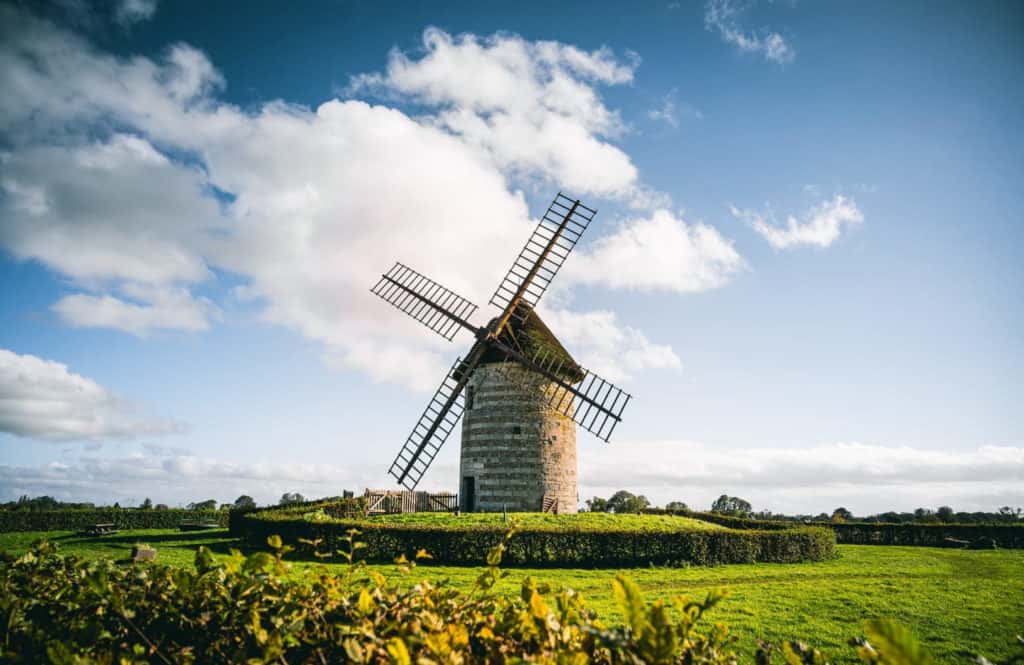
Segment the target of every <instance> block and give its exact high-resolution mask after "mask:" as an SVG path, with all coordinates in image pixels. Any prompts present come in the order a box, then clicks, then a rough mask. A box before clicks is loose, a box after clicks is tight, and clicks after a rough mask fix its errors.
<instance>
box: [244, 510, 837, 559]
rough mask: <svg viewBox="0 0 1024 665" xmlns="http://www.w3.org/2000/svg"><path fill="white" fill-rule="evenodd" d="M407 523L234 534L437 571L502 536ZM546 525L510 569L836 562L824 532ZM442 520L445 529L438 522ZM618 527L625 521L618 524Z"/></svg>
mask: <svg viewBox="0 0 1024 665" xmlns="http://www.w3.org/2000/svg"><path fill="white" fill-rule="evenodd" d="M328 506H329V504H328ZM328 506H325V507H324V510H325V511H328ZM328 515H330V513H329V511H328ZM404 517H406V516H389V518H388V519H352V518H336V517H329V518H327V519H324V518H322V517H320V516H319V515H316V514H315V511H312V512H311V511H310V510H309V509H308V507H303V508H300V509H298V510H290V509H282V510H276V511H256V512H249V513H233V515H232V519H231V531H232V533H233V534H235V535H238V536H240V537H242V538H243V539H244V540H246V541H247V542H248V543H250V544H255V543H261V542H263V541H264V540H265V539H266V538H267V537H268V536H269V535H271V534H280V535H281V536H282V537H284V538H285V540H286V541H287V542H289V543H291V544H298V543H299V541H300V540H303V539H305V540H320V541H322V542H324V543H325V546H326V547H328V548H329V549H334V548H335V547H337V544H338V543H339V542H340V541H341V540H342V539H343V538H344V534H345V533H346V532H347V531H348V530H349V529H352V528H357V529H359V530H361V531H362V532H363V539H364V541H365V542H364V544H365V550H363V552H362V554H363V556H365V558H366V559H367V560H371V561H380V560H388V559H390V558H391V557H392V556H393V555H394V553H395V552H404V553H406V554H409V555H411V554H412V553H413V552H415V551H417V550H418V549H419V548H422V547H426V548H427V549H428V550H429V551H431V552H434V553H435V557H436V560H437V561H438V562H439V563H441V562H443V563H454V564H466V563H473V562H475V561H480V560H481V559H483V557H484V556H486V554H487V551H488V549H489V548H491V547H492V546H493V545H494V544H495V543H496V542H498V541H499V540H501V538H502V535H503V533H504V531H505V529H506V528H507V525H506V524H502V523H501V522H499V521H497V520H498V519H500V515H492V516H490V518H491V519H490V520H489V521H484V520H481V519H480V518H479V517H477V516H476V515H472V516H466V517H468V518H469V519H467V520H466V521H462V517H454V516H445V515H437V516H429V517H427V518H424V517H423V516H421V515H419V514H416V515H410V516H408V517H409V519H402V518H404ZM548 517H550V518H551V519H552V522H549V523H545V522H544V521H543V517H537V518H533V517H532V516H531V515H530V514H527V520H531V521H532V523H531V522H527V523H525V524H524V525H523V526H521V527H520V528H519V529H518V530H517V533H516V537H515V539H513V540H512V541H511V542H510V543H509V545H508V548H507V550H506V560H507V561H509V562H511V563H513V564H515V565H536V566H633V565H651V564H654V565H673V564H696V565H715V564H723V563H753V562H778V563H789V562H798V561H820V560H822V559H825V558H828V557H831V556H833V555H834V554H835V537H834V536H833V535H832V533H831V532H830V531H829V530H828V529H824V528H821V527H800V528H786V529H784V530H773V531H759V530H754V529H751V530H745V531H739V530H731V529H722V528H717V527H716V526H712V525H704V526H702V525H700V524H699V523H696V522H693V521H684V520H673V519H668V520H664V519H663V520H660V521H659V520H658V519H657V518H653V517H649V516H636V515H625V516H623V515H615V516H612V515H608V516H605V518H604V519H605V520H607V522H608V524H607V526H604V527H602V526H599V525H594V524H593V522H591V524H590V525H589V526H586V527H579V526H577V528H573V524H574V520H577V521H576V522H575V523H576V524H577V525H579V524H585V522H580V521H578V520H594V518H595V517H597V516H596V515H587V514H584V515H579V516H571V515H558V516H548ZM445 518H447V521H441V520H443V519H445ZM555 520H557V521H555ZM621 520H627V521H625V522H624V523H623V524H616V523H615V522H618V521H621ZM645 522H649V523H650V524H646V523H645ZM673 522H677V524H675V525H674V524H673ZM652 527H654V528H652ZM673 527H674V528H673Z"/></svg>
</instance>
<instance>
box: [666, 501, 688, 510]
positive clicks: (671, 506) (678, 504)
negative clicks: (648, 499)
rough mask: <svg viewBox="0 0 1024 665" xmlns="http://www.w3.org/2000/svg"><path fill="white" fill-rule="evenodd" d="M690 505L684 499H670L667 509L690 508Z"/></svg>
mask: <svg viewBox="0 0 1024 665" xmlns="http://www.w3.org/2000/svg"><path fill="white" fill-rule="evenodd" d="M689 509H690V507H689V506H688V505H686V504H685V503H684V502H682V501H669V502H668V503H666V504H665V510H689Z"/></svg>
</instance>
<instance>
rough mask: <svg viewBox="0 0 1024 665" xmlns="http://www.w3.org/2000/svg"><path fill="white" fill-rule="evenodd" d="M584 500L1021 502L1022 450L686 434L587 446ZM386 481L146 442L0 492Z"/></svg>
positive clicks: (803, 505) (257, 488)
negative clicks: (724, 443) (727, 497)
mask: <svg viewBox="0 0 1024 665" xmlns="http://www.w3.org/2000/svg"><path fill="white" fill-rule="evenodd" d="M582 446H583V447H582V448H581V450H580V479H581V486H580V497H581V499H587V498H589V497H591V496H605V497H607V496H609V495H611V494H612V493H613V492H615V491H617V490H620V489H628V490H630V491H632V492H635V493H640V494H644V495H646V496H647V497H648V498H649V499H651V500H652V501H654V502H655V503H656V504H661V505H664V504H665V503H666V502H668V501H685V502H686V503H688V504H689V505H690V506H692V507H695V508H707V507H708V506H710V505H711V502H712V501H713V500H714V499H715V497H717V496H719V495H720V494H722V493H726V494H731V495H738V496H742V497H743V498H745V499H747V500H749V501H751V503H752V504H753V505H754V508H755V509H757V510H762V509H767V510H771V511H774V512H785V513H788V514H795V513H813V514H816V513H819V512H831V511H832V510H833V509H834V508H836V507H837V506H845V507H846V508H848V509H850V510H852V511H853V512H854V514H857V515H867V514H872V513H877V512H883V511H887V510H903V511H909V510H913V509H915V508H918V507H921V506H924V507H931V508H935V507H937V506H939V505H943V504H949V505H952V506H953V507H954V508H956V509H957V510H966V511H972V510H988V511H991V510H996V509H998V508H999V507H1000V506H1003V505H1011V506H1019V505H1024V491H1022V490H1021V488H1022V487H1024V448H1020V447H1012V446H1002V447H1001V446H979V447H978V448H975V449H974V450H971V451H967V452H956V453H949V452H945V451H942V450H937V449H930V448H911V447H907V446H886V445H879V444H862V443H832V444H822V445H817V446H811V447H807V448H796V447H789V448H777V449H764V448H742V449H735V448H723V447H720V446H714V445H709V444H705V443H698V442H689V441H653V442H639V441H621V442H618V443H615V444H612V445H607V444H604V443H596V444H593V443H592V444H587V443H585V442H584V443H583V444H582ZM457 476H458V466H457V465H456V464H450V463H441V464H437V465H435V467H434V468H433V469H432V470H431V473H430V476H429V477H428V483H427V485H426V488H428V489H429V488H435V487H436V488H440V487H446V486H448V487H450V486H451V484H452V483H454V482H456V480H457ZM381 482H382V480H381V469H380V468H379V464H359V463H355V464H350V465H346V466H345V467H344V468H341V467H336V466H332V465H327V464H321V463H305V462H285V463H281V462H279V461H275V462H271V461H264V460H250V461H246V462H228V461H224V460H217V459H210V458H204V457H200V456H196V455H193V454H188V453H186V452H184V451H180V450H169V449H165V448H160V447H155V446H147V447H145V450H144V451H140V452H137V453H130V454H127V455H121V456H116V457H98V456H94V455H84V456H80V457H77V458H75V459H72V460H69V461H62V462H50V463H46V464H41V465H38V466H20V467H15V466H2V465H0V500H3V499H8V500H9V499H14V498H17V497H18V496H20V495H22V494H28V495H41V494H49V495H52V496H55V497H58V498H61V499H66V500H81V501H96V500H102V501H115V500H120V501H121V502H122V503H124V502H125V501H134V502H140V501H141V500H142V499H143V498H145V497H147V496H149V497H150V498H152V499H153V500H154V501H159V502H166V503H170V504H177V503H186V502H189V501H196V500H200V499H206V498H215V499H217V500H218V501H222V502H228V501H233V500H234V499H235V498H236V497H237V496H239V495H240V494H249V495H251V496H254V497H255V498H256V499H257V500H258V501H260V502H263V503H266V502H275V501H276V500H277V499H278V498H279V497H280V495H281V494H282V493H284V492H286V491H288V492H291V491H298V492H301V493H302V494H305V495H306V496H329V495H337V494H340V493H341V491H342V489H352V490H357V491H358V490H361V489H362V488H364V487H376V486H379V484H380V483H381Z"/></svg>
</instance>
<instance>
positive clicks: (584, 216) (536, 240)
mask: <svg viewBox="0 0 1024 665" xmlns="http://www.w3.org/2000/svg"><path fill="white" fill-rule="evenodd" d="M596 214H597V211H596V210H594V209H592V208H588V207H587V206H585V205H583V204H582V203H580V201H579V199H575V200H573V199H570V198H569V197H568V196H566V195H564V194H562V193H561V192H559V193H558V194H557V195H556V196H555V198H554V200H553V201H552V202H551V205H550V206H548V209H547V212H545V213H544V215H543V216H542V217H541V218H540V221H539V222H538V223H537V228H535V229H534V231H533V233H532V234H531V235H530V238H529V239H528V240H527V241H526V245H524V246H523V249H522V250H520V252H519V255H518V256H516V259H515V260H514V261H513V262H512V267H511V268H510V269H509V271H508V272H507V273H506V274H505V277H504V278H503V279H502V280H501V282H500V283H499V284H498V288H497V289H496V290H495V291H494V295H493V296H491V300H490V303H491V304H492V305H495V306H496V307H499V308H501V310H502V315H501V318H500V321H501V323H500V325H499V330H498V332H500V328H501V327H503V326H504V324H505V323H506V322H507V321H508V319H509V318H510V317H512V316H515V317H517V318H520V317H521V316H522V315H521V314H519V313H518V312H521V311H522V309H521V308H520V307H519V305H520V304H526V305H528V306H529V307H530V308H533V307H535V306H536V305H537V303H538V302H539V301H540V299H541V296H543V295H544V292H545V291H547V288H548V286H549V285H550V284H551V280H553V279H554V278H555V275H557V274H558V271H559V269H561V267H562V264H563V263H565V260H566V259H567V258H568V257H569V253H570V252H572V250H573V248H574V247H576V243H577V242H578V241H579V239H580V237H581V236H582V235H583V232H584V231H586V230H587V227H588V226H589V225H590V222H591V220H593V219H594V215H596Z"/></svg>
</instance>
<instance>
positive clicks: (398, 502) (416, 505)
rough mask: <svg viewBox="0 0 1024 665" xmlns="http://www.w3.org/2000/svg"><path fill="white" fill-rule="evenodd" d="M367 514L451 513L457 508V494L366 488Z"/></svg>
mask: <svg viewBox="0 0 1024 665" xmlns="http://www.w3.org/2000/svg"><path fill="white" fill-rule="evenodd" d="M364 497H365V498H366V512H367V514H369V515H391V514H395V513H451V512H455V511H456V510H458V509H459V495H458V494H452V493H451V492H441V493H438V494H431V493H430V492H412V491H409V490H366V494H365V495H364Z"/></svg>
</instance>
